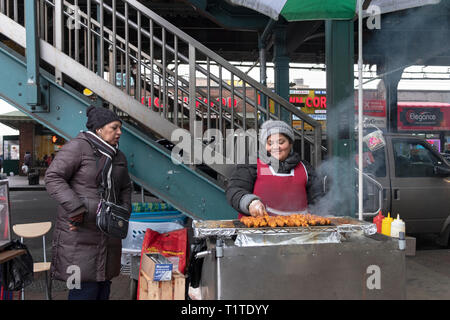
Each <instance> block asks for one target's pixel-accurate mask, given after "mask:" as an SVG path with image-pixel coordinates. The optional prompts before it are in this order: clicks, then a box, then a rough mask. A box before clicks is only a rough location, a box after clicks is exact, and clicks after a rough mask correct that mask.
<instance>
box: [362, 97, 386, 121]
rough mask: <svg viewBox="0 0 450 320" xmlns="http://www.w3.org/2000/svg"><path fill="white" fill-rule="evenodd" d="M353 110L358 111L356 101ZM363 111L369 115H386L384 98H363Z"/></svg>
mask: <svg viewBox="0 0 450 320" xmlns="http://www.w3.org/2000/svg"><path fill="white" fill-rule="evenodd" d="M355 110H356V112H358V101H357V102H356V104H355ZM363 113H364V115H365V116H370V117H386V100H364V101H363Z"/></svg>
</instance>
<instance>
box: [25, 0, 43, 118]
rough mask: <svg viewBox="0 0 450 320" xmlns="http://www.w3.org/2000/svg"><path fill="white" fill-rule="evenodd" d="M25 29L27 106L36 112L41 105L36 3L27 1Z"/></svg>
mask: <svg viewBox="0 0 450 320" xmlns="http://www.w3.org/2000/svg"><path fill="white" fill-rule="evenodd" d="M25 28H26V36H27V39H26V41H27V50H26V58H27V81H26V82H25V83H26V96H27V104H29V105H30V106H32V109H33V110H35V108H36V106H38V105H40V104H41V94H40V87H39V38H38V35H37V32H38V28H37V15H36V1H25Z"/></svg>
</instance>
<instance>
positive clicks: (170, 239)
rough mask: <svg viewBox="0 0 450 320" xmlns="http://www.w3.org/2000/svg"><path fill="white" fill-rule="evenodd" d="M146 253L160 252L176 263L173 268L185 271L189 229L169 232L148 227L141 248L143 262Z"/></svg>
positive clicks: (138, 293)
mask: <svg viewBox="0 0 450 320" xmlns="http://www.w3.org/2000/svg"><path fill="white" fill-rule="evenodd" d="M146 253H160V254H162V255H163V256H165V257H166V258H168V259H169V260H170V261H171V262H172V263H173V265H174V267H173V270H176V267H177V266H178V271H179V272H181V273H183V274H184V272H185V269H186V254H187V229H186V228H183V229H179V230H175V231H170V232H167V233H159V232H156V231H154V230H152V229H147V231H146V232H145V237H144V242H143V243H142V249H141V263H140V265H142V257H143V256H144V255H145V254H146ZM140 281H141V277H139V280H138V292H137V299H138V300H139V295H140V290H139V288H140V287H141V284H140Z"/></svg>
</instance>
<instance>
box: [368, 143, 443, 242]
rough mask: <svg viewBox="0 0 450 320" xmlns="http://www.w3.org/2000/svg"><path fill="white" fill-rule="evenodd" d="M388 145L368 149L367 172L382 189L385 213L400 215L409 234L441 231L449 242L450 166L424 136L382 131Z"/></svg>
mask: <svg viewBox="0 0 450 320" xmlns="http://www.w3.org/2000/svg"><path fill="white" fill-rule="evenodd" d="M383 137H384V140H385V145H384V146H383V147H381V148H379V149H377V150H375V151H370V150H369V151H368V153H369V155H370V157H369V158H370V159H371V161H369V163H368V164H367V166H366V167H365V168H364V172H365V173H367V174H368V175H369V176H371V177H373V178H374V179H375V180H376V181H378V182H379V183H380V184H381V186H382V188H383V203H382V210H383V214H384V215H387V213H388V212H390V213H391V216H392V217H396V216H397V214H400V217H401V218H402V219H403V220H404V221H405V223H406V232H407V233H408V234H421V233H435V234H439V240H438V242H439V243H440V244H444V245H447V244H449V235H450V165H449V163H448V162H446V160H444V158H443V156H442V155H441V154H440V153H439V152H437V151H436V150H435V149H434V148H432V147H431V146H430V144H428V143H427V142H426V141H425V140H424V139H422V138H420V137H417V136H412V135H406V134H383Z"/></svg>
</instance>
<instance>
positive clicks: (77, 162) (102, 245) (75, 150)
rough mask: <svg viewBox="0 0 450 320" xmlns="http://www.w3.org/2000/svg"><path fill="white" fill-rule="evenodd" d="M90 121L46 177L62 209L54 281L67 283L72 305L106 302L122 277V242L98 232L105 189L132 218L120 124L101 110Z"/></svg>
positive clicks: (92, 109) (89, 112)
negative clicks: (74, 302) (98, 213)
mask: <svg viewBox="0 0 450 320" xmlns="http://www.w3.org/2000/svg"><path fill="white" fill-rule="evenodd" d="M87 116H88V121H87V124H86V127H87V128H88V131H85V132H80V133H79V134H78V136H77V137H76V138H74V139H72V140H71V141H69V142H68V143H67V144H66V145H64V146H63V147H62V148H61V150H60V151H59V152H58V153H57V155H56V157H55V159H54V160H53V162H52V163H51V165H50V167H49V168H48V169H47V172H46V174H45V185H46V188H47V191H48V193H49V194H50V196H51V197H52V198H53V199H55V200H56V201H57V202H58V204H59V205H58V216H57V220H56V227H55V230H54V234H53V248H52V266H51V275H52V279H57V280H62V281H66V282H67V285H68V287H69V289H70V290H69V300H105V299H108V298H109V293H110V285H111V279H112V278H113V277H116V276H118V275H119V272H120V258H121V251H122V242H121V240H120V239H119V238H113V237H109V236H108V235H106V234H104V233H102V231H100V229H98V227H97V226H96V211H97V206H98V204H99V201H100V191H101V186H106V188H107V189H108V191H109V194H110V195H112V197H113V198H112V200H113V201H114V202H115V203H116V204H118V205H121V206H123V207H126V208H128V209H129V211H130V212H131V180H130V177H129V174H128V169H127V160H126V158H125V155H124V154H123V153H122V152H121V151H120V150H119V149H118V142H119V139H120V135H121V134H122V132H121V126H122V121H121V120H120V118H119V117H118V116H117V115H116V114H115V113H113V112H112V111H110V110H108V109H105V108H100V107H93V106H91V107H89V108H88V109H87ZM68 280H69V281H68ZM80 284H81V286H80Z"/></svg>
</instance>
